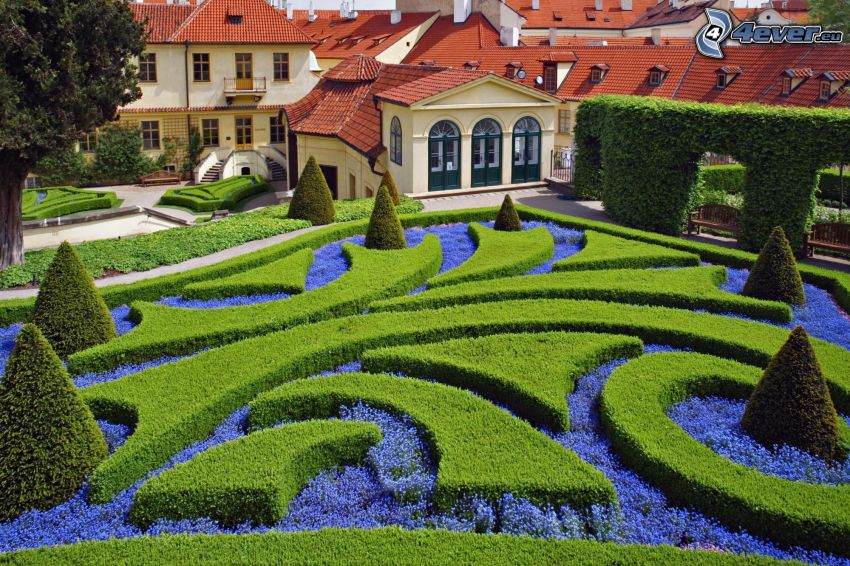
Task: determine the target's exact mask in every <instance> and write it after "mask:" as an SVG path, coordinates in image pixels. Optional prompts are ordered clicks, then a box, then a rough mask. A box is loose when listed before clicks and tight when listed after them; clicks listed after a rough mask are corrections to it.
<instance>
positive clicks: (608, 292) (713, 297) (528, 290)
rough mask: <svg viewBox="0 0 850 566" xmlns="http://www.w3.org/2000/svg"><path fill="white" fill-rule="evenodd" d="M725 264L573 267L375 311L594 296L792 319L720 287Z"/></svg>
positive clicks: (398, 301) (378, 305) (378, 306)
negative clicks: (597, 268) (668, 266)
mask: <svg viewBox="0 0 850 566" xmlns="http://www.w3.org/2000/svg"><path fill="white" fill-rule="evenodd" d="M726 278H727V273H726V268H724V267H720V266H710V267H685V268H682V269H611V270H600V271H570V272H561V273H547V274H543V275H528V276H525V277H510V278H505V279H495V280H492V281H488V282H487V284H486V285H481V284H480V283H463V284H460V285H453V286H451V287H448V288H442V289H430V290H428V291H426V292H424V293H419V294H416V295H409V296H403V297H394V298H391V299H385V300H381V301H376V302H374V303H372V304H371V305H370V306H369V309H370V311H372V312H382V311H401V310H417V309H424V308H439V307H445V306H451V305H461V304H471V303H484V302H495V301H503V300H506V299H533V298H549V299H593V300H600V301H612V302H617V303H629V304H640V305H659V306H667V307H674V308H681V309H689V310H693V309H703V310H707V311H709V312H716V313H726V312H731V313H735V314H742V315H746V316H749V317H751V318H755V319H758V320H772V321H776V322H788V321H789V320H791V308H790V307H789V306H788V305H786V304H784V303H778V302H773V301H762V300H758V299H752V298H749V297H743V296H741V295H735V294H733V293H727V292H725V291H721V290H720V289H719V286H720V285H721V284H722V283H723V282H724V281H726Z"/></svg>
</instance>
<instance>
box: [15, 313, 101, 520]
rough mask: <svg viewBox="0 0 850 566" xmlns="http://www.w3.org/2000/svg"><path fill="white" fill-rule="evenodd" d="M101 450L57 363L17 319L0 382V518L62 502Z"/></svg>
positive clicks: (33, 332) (42, 340) (35, 329)
mask: <svg viewBox="0 0 850 566" xmlns="http://www.w3.org/2000/svg"><path fill="white" fill-rule="evenodd" d="M106 453H107V447H106V441H105V440H104V439H103V433H102V432H101V431H100V427H98V425H97V422H95V420H94V417H93V416H92V413H91V411H90V410H89V408H88V407H87V406H86V404H85V403H84V402H83V399H82V397H80V393H79V391H77V388H76V387H74V384H73V383H71V379H70V378H69V377H68V373H67V372H66V371H65V368H64V367H63V366H62V361H61V360H60V359H59V357H58V356H57V355H56V353H55V352H54V351H53V349H52V348H51V347H50V344H49V343H48V342H47V340H46V339H45V338H44V336H43V335H42V334H41V332H40V331H39V330H38V327H36V326H35V325H34V324H27V325H25V326H24V327H23V329H21V333H20V335H19V336H18V339H17V343H16V344H15V348H14V350H12V355H11V356H10V357H9V363H8V365H7V366H6V375H5V377H4V378H3V382H2V384H0V493H2V494H3V496H2V497H0V522H3V521H8V520H10V519H13V518H15V517H17V516H18V515H20V514H21V513H23V512H24V511H27V510H29V509H33V508H35V509H49V508H51V507H53V506H55V505H57V504H59V503H61V502H63V501H65V500H66V499H68V498H69V497H71V496H72V495H73V494H74V493H76V492H77V491H78V490H79V489H80V488H81V487H82V485H83V481H84V480H85V477H86V476H87V475H88V474H89V473H90V472H91V471H92V470H93V469H94V468H95V466H97V464H98V463H99V462H100V461H102V460H103V459H104V458H106Z"/></svg>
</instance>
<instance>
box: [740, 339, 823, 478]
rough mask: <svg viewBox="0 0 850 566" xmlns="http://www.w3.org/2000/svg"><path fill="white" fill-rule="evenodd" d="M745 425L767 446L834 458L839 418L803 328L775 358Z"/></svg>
mask: <svg viewBox="0 0 850 566" xmlns="http://www.w3.org/2000/svg"><path fill="white" fill-rule="evenodd" d="M741 426H742V427H743V429H744V430H745V431H746V432H747V433H748V434H749V435H750V436H752V437H753V438H754V439H756V440H757V441H758V442H760V443H761V444H764V445H765V446H767V447H769V448H770V447H773V446H774V445H777V444H787V445H789V446H796V447H797V448H799V449H801V450H805V451H806V452H808V453H810V454H813V455H815V456H818V457H820V458H823V459H825V460H827V461H829V460H832V459H833V458H834V457H835V455H836V450H837V448H838V415H837V413H836V412H835V405H833V403H832V397H830V394H829V388H828V387H827V385H826V380H825V379H824V378H823V375H822V374H821V369H820V365H819V364H818V361H817V358H816V357H815V351H814V349H813V348H812V345H811V343H809V336H808V335H807V334H806V331H805V330H803V328H802V327H800V326H798V327H797V328H795V329H794V330H793V331H791V335H790V336H789V337H788V340H786V342H785V344H783V346H782V348H780V349H779V351H778V352H777V353H776V354H775V355H774V356H773V359H772V360H771V361H770V365H769V366H768V367H767V369H766V370H765V372H764V374H763V375H762V377H761V379H760V380H759V382H758V385H756V388H755V391H753V394H752V396H751V397H750V400H749V401H747V406H746V409H745V410H744V417H743V418H742V419H741Z"/></svg>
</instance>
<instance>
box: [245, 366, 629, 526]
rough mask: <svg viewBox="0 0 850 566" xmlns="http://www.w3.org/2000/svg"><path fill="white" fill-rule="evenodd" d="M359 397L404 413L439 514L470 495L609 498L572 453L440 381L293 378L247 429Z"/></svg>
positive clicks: (319, 414)
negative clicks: (426, 461) (426, 458)
mask: <svg viewBox="0 0 850 566" xmlns="http://www.w3.org/2000/svg"><path fill="white" fill-rule="evenodd" d="M358 400H362V401H364V402H366V403H368V404H369V405H371V406H373V407H378V408H381V409H384V410H388V411H392V412H395V413H401V414H404V415H409V416H410V418H411V420H412V421H413V423H414V424H416V425H417V427H419V428H420V429H421V430H422V431H423V434H424V436H425V438H426V440H427V442H428V443H429V445H430V448H431V451H432V453H433V454H434V455H435V456H436V459H437V484H436V488H435V492H434V502H435V504H436V505H437V507H438V508H440V509H450V508H451V507H452V505H454V503H455V501H456V500H458V499H459V498H461V497H462V496H464V495H472V494H477V495H480V496H482V497H485V498H487V499H490V500H491V501H495V500H498V499H499V497H501V496H502V494H504V493H513V494H514V495H517V496H522V497H527V498H529V499H531V500H532V501H535V502H538V503H551V504H553V505H555V506H556V508H557V507H558V506H560V505H563V504H570V505H572V506H573V507H574V508H576V509H582V508H588V507H590V505H592V504H594V503H603V504H605V503H610V502H613V501H615V499H616V496H615V494H614V488H613V486H612V485H611V483H610V482H609V481H608V480H607V479H606V478H605V476H604V475H603V474H602V472H600V471H599V470H597V469H595V468H594V467H593V466H591V465H590V464H587V463H585V462H583V461H582V460H581V459H580V458H579V457H578V456H577V455H576V454H575V453H574V452H572V451H570V450H566V449H564V448H563V447H562V446H561V445H559V444H558V443H557V442H555V441H554V440H552V439H550V438H549V437H548V436H546V435H544V434H543V433H541V432H538V431H537V430H535V429H534V428H533V427H532V426H531V425H529V424H528V423H526V422H524V421H522V420H519V419H517V418H515V417H513V416H512V415H510V414H509V413H507V412H505V411H503V410H501V409H499V408H498V407H496V406H494V405H493V404H492V403H489V402H488V401H485V400H483V399H482V398H480V397H477V396H475V395H472V394H470V393H469V392H467V391H463V390H460V389H456V388H454V387H449V386H447V385H442V384H440V383H430V382H427V381H422V380H419V379H405V378H398V377H393V376H390V375H381V374H365V373H350V374H341V375H332V376H329V377H324V378H319V379H306V380H298V381H294V382H292V383H288V384H286V385H283V386H281V387H279V388H278V389H275V390H274V391H270V392H269V393H266V394H264V395H261V396H260V397H258V398H257V399H256V400H254V401H253V402H251V403H250V408H251V425H252V426H260V427H263V426H270V425H272V424H274V423H276V422H279V421H281V420H303V419H311V418H327V417H331V416H334V415H336V414H337V410H338V409H339V407H340V405H343V404H351V403H355V402H357V401H358Z"/></svg>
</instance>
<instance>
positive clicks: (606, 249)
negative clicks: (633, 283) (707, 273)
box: [552, 230, 700, 271]
mask: <svg viewBox="0 0 850 566" xmlns="http://www.w3.org/2000/svg"><path fill="white" fill-rule="evenodd" d="M699 264H700V259H699V256H698V255H696V254H692V253H688V252H682V251H678V250H672V249H670V248H665V247H663V246H658V245H655V244H647V243H645V242H637V241H635V240H626V239H625V238H619V237H617V236H611V235H609V234H603V233H602V232H594V231H593V230H587V231H586V232H585V233H584V248H582V250H581V251H580V252H578V253H577V254H575V255H572V256H570V257H568V258H566V259H562V260H561V261H556V262H555V263H554V265H552V270H553V271H579V270H583V269H622V268H626V269H642V268H648V267H671V266H687V265H690V266H698V265H699Z"/></svg>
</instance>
